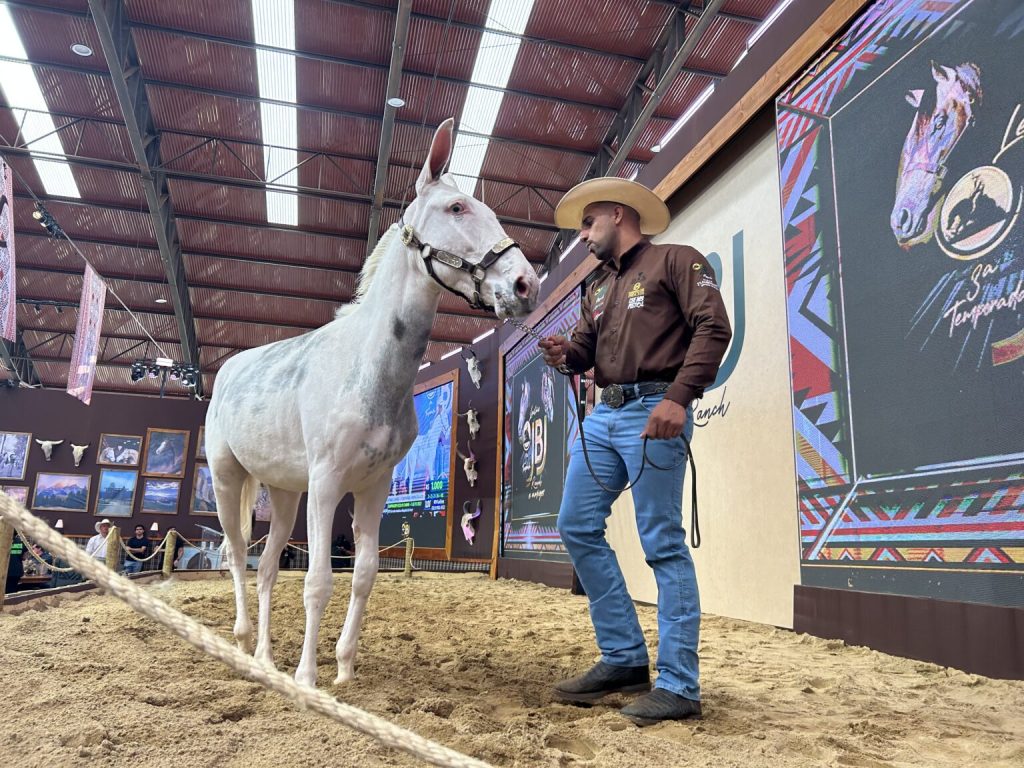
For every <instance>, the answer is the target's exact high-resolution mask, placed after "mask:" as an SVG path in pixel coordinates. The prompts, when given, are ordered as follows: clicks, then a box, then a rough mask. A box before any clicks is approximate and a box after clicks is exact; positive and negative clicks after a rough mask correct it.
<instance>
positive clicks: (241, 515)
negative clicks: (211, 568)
mask: <svg viewBox="0 0 1024 768" xmlns="http://www.w3.org/2000/svg"><path fill="white" fill-rule="evenodd" d="M259 492H260V483H259V480H257V479H256V478H255V477H253V476H252V475H248V476H247V477H246V478H245V482H243V483H242V494H241V500H240V503H239V510H238V527H239V529H240V530H241V533H242V541H243V542H245V545H246V546H249V544H250V543H251V542H250V541H249V540H250V539H251V538H252V516H253V507H255V506H256V497H257V496H259ZM227 522H231V523H233V522H234V521H233V520H232V519H231V517H228V520H227ZM220 524H221V527H222V528H224V540H223V541H222V542H221V545H220V551H221V559H220V562H221V566H220V567H221V569H224V568H227V567H228V563H229V562H230V560H231V544H230V543H229V542H228V536H227V533H228V532H227V526H226V525H225V520H224V518H221V521H220Z"/></svg>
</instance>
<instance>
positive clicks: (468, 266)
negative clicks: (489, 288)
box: [402, 224, 519, 312]
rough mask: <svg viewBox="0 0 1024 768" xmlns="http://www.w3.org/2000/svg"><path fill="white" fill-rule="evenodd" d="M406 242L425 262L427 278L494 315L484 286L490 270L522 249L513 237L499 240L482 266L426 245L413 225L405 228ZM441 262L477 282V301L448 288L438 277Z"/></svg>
mask: <svg viewBox="0 0 1024 768" xmlns="http://www.w3.org/2000/svg"><path fill="white" fill-rule="evenodd" d="M402 242H403V243H405V245H407V246H409V247H410V248H415V249H416V250H417V251H419V253H420V257H421V258H422V259H423V264H424V266H425V267H426V268H427V274H428V275H430V276H431V277H432V278H433V279H434V282H435V283H437V284H438V285H440V286H441V287H442V288H444V289H445V290H447V291H451V292H452V293H454V294H456V295H458V296H461V297H462V298H464V299H465V300H466V301H467V302H468V303H469V306H471V307H472V308H473V309H486V310H488V311H490V312H493V311H494V307H492V306H491V305H490V304H485V303H484V300H483V293H482V290H483V284H484V278H485V277H487V270H488V269H490V268H491V267H492V266H493V265H494V263H495V262H496V261H497V260H498V259H500V258H501V257H502V256H503V255H505V253H506V252H507V251H508V250H509V249H511V248H518V247H519V245H518V243H516V241H515V240H513V239H512V238H511V237H506V238H503V239H501V240H499V241H498V242H497V243H495V244H494V245H492V246H491V248H490V250H488V251H487V253H485V254H484V257H483V258H482V259H480V261H479V262H477V263H476V264H473V263H472V262H469V261H466V260H465V259H464V258H462V257H461V256H456V255H455V254H454V253H451V252H450V251H443V250H441V249H439V248H435V247H434V246H432V245H430V244H429V243H424V242H423V241H422V240H420V239H419V237H417V235H416V230H414V229H413V227H412V225H411V224H404V225H403V226H402ZM435 260H436V261H439V262H441V263H442V264H444V265H445V266H446V267H451V268H452V269H457V270H460V271H462V272H466V273H467V274H468V275H469V276H470V277H471V278H472V280H473V297H472V298H470V297H469V296H467V295H466V294H464V293H463V292H462V291H459V290H456V289H455V288H452V287H451V286H450V285H447V284H446V283H445V282H444V281H443V280H441V278H439V277H438V276H437V275H436V274H435V273H434V266H433V264H432V262H433V261H435Z"/></svg>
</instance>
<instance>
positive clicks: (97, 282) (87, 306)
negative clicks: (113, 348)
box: [68, 265, 107, 405]
mask: <svg viewBox="0 0 1024 768" xmlns="http://www.w3.org/2000/svg"><path fill="white" fill-rule="evenodd" d="M106 300H107V284H106V283H104V282H103V279H102V278H101V277H100V276H99V275H98V274H96V270H94V269H93V268H92V267H91V266H88V265H86V267H85V279H84V280H83V281H82V298H81V303H80V304H79V305H78V328H77V329H76V330H75V348H74V350H73V351H72V353H71V367H70V368H69V369H68V394H69V395H71V396H72V397H77V398H78V399H79V400H81V401H82V402H83V403H85V404H86V405H88V404H89V401H90V400H92V382H93V379H94V378H95V377H96V357H97V355H98V354H99V348H100V333H101V331H102V330H103V305H104V304H105V302H106Z"/></svg>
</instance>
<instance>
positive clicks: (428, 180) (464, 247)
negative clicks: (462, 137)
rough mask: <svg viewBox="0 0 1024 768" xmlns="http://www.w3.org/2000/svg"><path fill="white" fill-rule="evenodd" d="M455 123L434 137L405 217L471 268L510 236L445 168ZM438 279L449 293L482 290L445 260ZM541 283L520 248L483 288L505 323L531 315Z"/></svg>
mask: <svg viewBox="0 0 1024 768" xmlns="http://www.w3.org/2000/svg"><path fill="white" fill-rule="evenodd" d="M453 127H454V121H453V120H451V119H448V120H446V121H445V122H444V123H442V124H441V126H440V127H439V128H438V129H437V131H436V132H435V133H434V140H433V141H432V142H431V145H430V152H429V153H428V154H427V160H426V162H425V163H424V164H423V170H422V171H421V172H420V176H419V179H418V180H417V181H416V199H415V200H414V201H413V202H412V204H411V205H410V206H409V209H408V210H407V211H406V213H405V221H406V223H407V224H410V225H411V226H412V227H413V229H414V230H415V233H416V235H417V237H418V238H419V240H420V241H421V242H423V243H426V244H429V246H430V247H431V248H433V249H434V250H437V251H447V252H448V253H450V254H454V255H455V256H458V257H460V258H461V259H463V260H464V261H465V262H467V263H469V264H480V263H481V262H483V261H484V260H485V259H486V258H487V257H488V256H490V255H491V252H492V249H494V247H495V246H499V247H501V246H500V245H499V244H500V243H502V241H504V240H506V239H507V238H508V235H507V234H505V230H504V229H502V226H501V224H500V223H499V222H498V217H497V216H495V215H494V211H492V210H491V209H490V208H488V207H487V206H486V205H484V204H483V203H481V202H480V201H479V200H477V199H476V198H474V197H473V196H472V195H470V194H467V193H465V192H460V191H459V188H458V187H457V186H456V185H455V181H454V179H453V178H452V177H451V176H450V175H449V174H445V173H444V172H443V171H444V168H445V166H447V165H448V160H449V158H450V157H451V152H452V129H453ZM431 267H432V268H433V270H434V272H435V274H436V276H437V279H438V280H439V281H440V282H441V283H443V284H444V285H445V286H446V287H447V288H449V290H453V291H454V292H456V293H460V294H462V295H463V296H466V297H469V296H473V295H474V292H475V291H476V290H477V285H476V283H475V282H474V280H473V278H472V276H471V275H470V274H469V272H466V271H463V270H459V269H455V268H453V267H451V266H448V265H446V264H445V263H444V262H443V261H441V260H438V259H435V260H433V261H432V262H431ZM539 290H540V281H539V280H538V279H537V273H536V272H535V271H534V269H533V267H532V266H531V264H530V262H529V261H527V260H526V256H524V255H523V252H522V251H521V250H520V249H519V247H518V246H512V247H510V248H507V249H506V250H504V251H503V252H502V253H501V255H500V256H499V257H498V258H497V260H495V261H494V262H493V263H492V264H491V265H490V266H489V267H488V268H487V270H486V275H485V277H484V278H483V280H482V281H481V285H480V290H479V293H480V299H481V301H482V303H483V304H485V305H487V306H490V307H494V312H495V314H497V316H498V317H499V318H500V319H502V320H503V319H505V318H506V317H509V316H517V317H518V316H522V315H526V314H528V313H529V312H530V311H531V310H532V309H533V308H534V306H536V303H537V294H538V292H539Z"/></svg>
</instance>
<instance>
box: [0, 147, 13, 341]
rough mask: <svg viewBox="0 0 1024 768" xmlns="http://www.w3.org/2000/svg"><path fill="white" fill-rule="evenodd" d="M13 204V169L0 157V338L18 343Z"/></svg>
mask: <svg viewBox="0 0 1024 768" xmlns="http://www.w3.org/2000/svg"><path fill="white" fill-rule="evenodd" d="M13 202H14V186H13V182H12V180H11V167H10V166H9V165H7V162H6V161H5V160H4V159H3V158H2V157H0V338H4V339H8V340H10V341H17V338H16V333H17V326H16V316H15V308H16V304H15V295H14V287H15V280H14V212H13V211H12V210H11V204H12V203H13Z"/></svg>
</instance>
